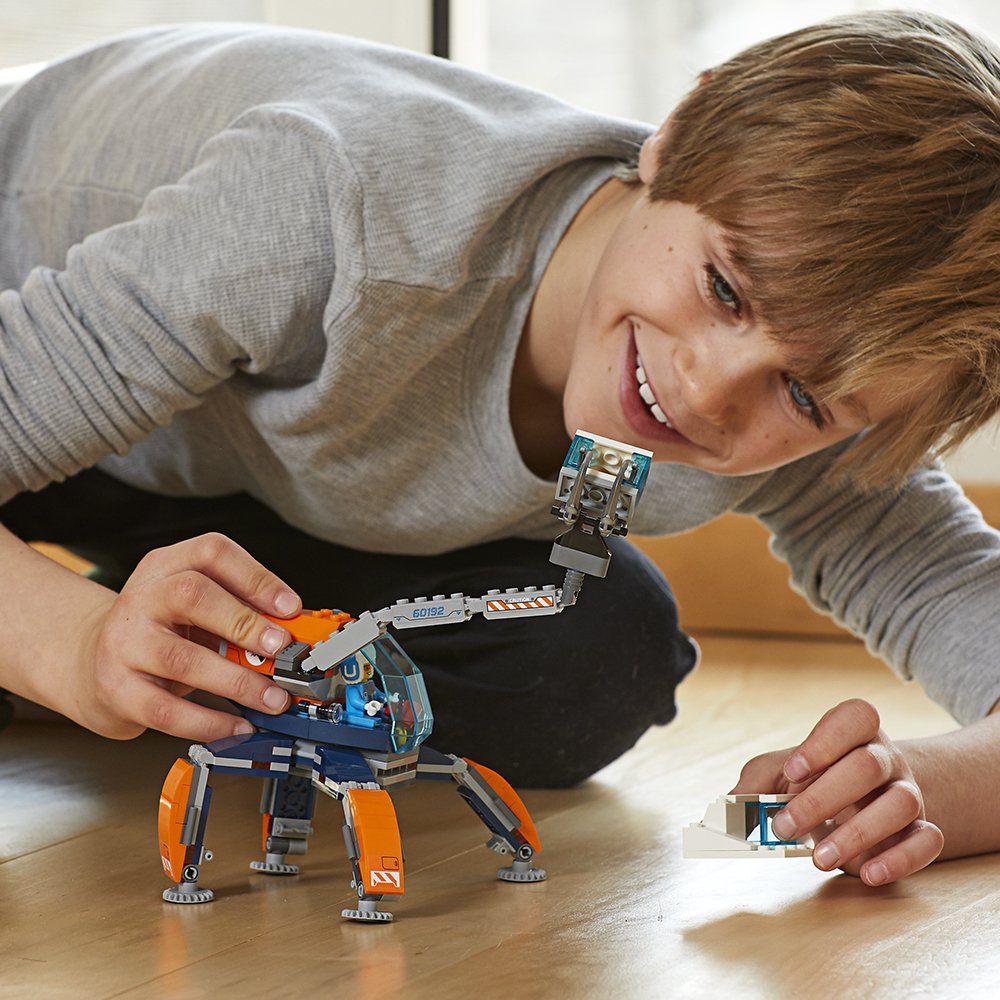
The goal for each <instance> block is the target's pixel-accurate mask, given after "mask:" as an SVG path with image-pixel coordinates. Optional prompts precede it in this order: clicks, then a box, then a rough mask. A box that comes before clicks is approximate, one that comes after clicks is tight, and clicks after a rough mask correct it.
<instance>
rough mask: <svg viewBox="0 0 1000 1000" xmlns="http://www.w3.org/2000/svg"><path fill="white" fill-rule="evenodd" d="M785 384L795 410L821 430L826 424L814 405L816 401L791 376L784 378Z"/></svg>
mask: <svg viewBox="0 0 1000 1000" xmlns="http://www.w3.org/2000/svg"><path fill="white" fill-rule="evenodd" d="M785 384H786V385H787V386H788V395H789V396H790V397H791V400H792V402H793V403H794V404H795V407H796V409H797V410H799V411H800V412H801V413H802V414H803V415H805V416H808V417H809V418H810V420H812V422H813V423H814V424H815V425H816V426H817V427H818V428H819V429H820V430H822V429H823V427H824V425H825V424H826V420H825V419H824V417H823V414H822V412H821V411H820V408H819V406H818V405H817V404H816V400H815V399H813V398H812V396H810V395H809V393H808V392H806V390H805V388H804V387H803V385H802V383H801V382H800V381H799V380H798V379H796V378H792V376H791V375H786V376H785Z"/></svg>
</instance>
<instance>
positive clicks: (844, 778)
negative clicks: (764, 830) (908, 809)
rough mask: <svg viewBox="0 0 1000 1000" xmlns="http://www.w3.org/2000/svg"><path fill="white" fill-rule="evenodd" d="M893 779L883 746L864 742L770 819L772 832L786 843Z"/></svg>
mask: <svg viewBox="0 0 1000 1000" xmlns="http://www.w3.org/2000/svg"><path fill="white" fill-rule="evenodd" d="M894 777H895V775H894V774H893V758H892V755H891V754H890V753H889V750H888V749H887V748H886V747H885V746H883V745H882V744H881V743H868V744H866V745H865V746H861V747H855V748H854V749H853V750H851V751H850V752H849V753H847V754H846V756H844V757H842V758H841V759H840V760H838V761H837V763H836V764H835V765H834V766H833V767H830V768H828V769H827V770H825V771H824V772H823V773H821V774H820V775H819V777H818V778H816V780H815V781H813V782H812V783H811V784H809V785H808V786H807V787H805V788H803V789H802V790H801V791H800V792H799V793H798V794H797V795H796V796H795V798H794V799H792V800H791V802H789V803H788V805H787V806H785V808H784V809H782V810H781V812H780V813H779V814H778V816H776V817H775V820H774V822H775V832H776V833H777V834H778V836H779V837H782V838H784V839H786V840H790V839H792V838H793V837H797V836H800V835H801V834H802V833H804V832H808V831H810V830H813V829H815V828H816V827H817V826H819V825H820V824H821V823H822V822H823V821H824V820H828V819H832V818H833V817H834V816H836V815H837V814H838V813H839V812H841V811H842V810H844V809H846V808H848V806H851V805H853V804H854V803H856V802H858V801H859V800H861V799H863V798H864V797H865V796H866V795H869V794H870V793H871V792H873V791H875V789H877V788H881V787H882V786H883V785H885V784H887V783H888V782H889V781H891V780H892V779H893V778H894ZM912 818H913V817H912V816H911V817H910V819H912ZM906 822H909V819H908V820H907V821H906Z"/></svg>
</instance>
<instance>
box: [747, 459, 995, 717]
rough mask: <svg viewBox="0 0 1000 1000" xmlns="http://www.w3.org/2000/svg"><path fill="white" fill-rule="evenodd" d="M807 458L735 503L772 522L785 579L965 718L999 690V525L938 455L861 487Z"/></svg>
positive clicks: (983, 709)
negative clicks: (884, 482)
mask: <svg viewBox="0 0 1000 1000" xmlns="http://www.w3.org/2000/svg"><path fill="white" fill-rule="evenodd" d="M827 462H828V458H826V457H824V456H813V457H812V458H811V459H806V460H803V461H802V462H798V463H796V464H795V465H793V466H790V467H788V468H786V469H784V470H779V471H778V472H777V473H775V474H773V475H772V476H771V477H770V478H769V479H768V480H767V482H766V484H765V485H764V486H763V487H762V488H759V489H758V490H757V491H756V492H755V493H754V494H753V495H752V496H751V497H750V498H749V499H748V500H747V501H746V502H744V504H743V505H742V506H741V508H740V510H741V511H742V512H743V513H752V514H755V515H756V516H757V517H759V518H760V519H761V521H763V523H764V524H765V525H766V526H767V527H768V528H769V529H770V530H771V531H772V532H773V539H772V542H771V548H772V550H773V551H774V553H775V554H776V555H777V556H778V557H779V558H781V559H784V560H785V561H787V562H788V564H789V566H790V568H791V572H792V581H793V586H794V587H795V588H796V589H797V590H799V591H801V592H802V593H803V594H804V595H805V596H806V597H807V598H808V599H809V601H810V602H811V603H812V604H813V605H815V606H816V607H817V608H819V609H820V610H821V611H824V612H826V613H827V614H829V615H831V616H832V617H833V618H835V619H836V620H837V621H839V622H840V623H841V624H843V625H845V626H846V627H847V628H849V629H850V630H851V631H852V632H854V633H855V634H856V635H859V636H861V637H863V638H864V639H865V641H866V643H867V646H868V648H869V649H870V650H871V651H872V652H873V653H875V654H877V655H878V656H880V657H882V658H883V659H884V660H886V662H888V663H889V665H890V666H892V667H893V668H894V669H895V670H896V671H897V672H898V673H899V674H900V675H901V676H902V677H903V678H905V679H907V680H909V679H916V680H917V681H919V682H920V684H921V686H922V687H923V688H924V690H925V691H926V692H927V694H928V695H929V696H930V697H931V698H933V699H934V700H935V701H936V702H938V703H939V704H940V705H942V706H943V707H944V708H946V709H947V710H948V711H949V712H951V714H952V715H953V716H954V717H955V718H956V719H958V720H959V721H960V722H962V723H968V722H972V721H974V720H976V719H979V718H981V717H983V716H984V715H986V714H987V713H988V712H989V710H990V709H991V707H992V706H993V704H994V703H995V702H996V701H997V699H998V698H1000V615H998V614H997V605H998V601H1000V533H998V532H996V531H995V530H993V529H992V528H990V527H989V526H988V525H987V524H986V523H985V522H984V521H983V518H982V516H981V514H980V513H979V511H978V509H977V508H976V507H975V506H974V505H973V504H972V503H971V502H970V501H969V500H968V499H966V497H965V496H964V494H963V493H962V491H961V489H960V488H959V487H958V485H957V484H956V483H955V482H954V480H952V479H951V477H950V476H948V475H947V474H946V473H945V472H944V471H943V470H942V469H941V467H940V466H939V465H933V466H930V467H927V468H924V469H921V470H919V471H917V472H916V473H914V474H913V475H912V476H911V477H910V478H909V480H908V481H907V483H906V484H905V487H904V488H903V489H902V490H901V491H895V490H890V489H885V490H877V491H871V492H863V491H861V490H860V489H858V488H856V487H853V486H851V485H850V484H848V483H845V482H842V481H833V480H831V479H830V477H829V476H827V475H824V467H825V465H826V464H827Z"/></svg>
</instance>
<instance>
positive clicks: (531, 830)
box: [462, 757, 542, 854]
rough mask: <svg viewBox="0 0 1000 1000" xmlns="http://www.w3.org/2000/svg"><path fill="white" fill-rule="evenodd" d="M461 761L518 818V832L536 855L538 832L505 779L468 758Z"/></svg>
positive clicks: (518, 797) (538, 845) (538, 842)
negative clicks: (479, 777) (472, 769)
mask: <svg viewBox="0 0 1000 1000" xmlns="http://www.w3.org/2000/svg"><path fill="white" fill-rule="evenodd" d="M462 760H464V761H465V763H466V764H468V765H469V767H472V768H475V770H476V771H477V772H478V773H479V774H480V775H481V776H482V777H483V778H484V779H485V781H486V783H487V784H488V785H489V786H490V788H492V789H493V791H494V792H496V793H497V795H499V796H500V798H501V799H503V801H504V805H506V806H507V808H508V809H509V810H510V811H511V812H512V813H513V814H514V815H515V816H516V817H517V818H518V820H519V821H520V823H521V825H520V826H519V827H518V832H519V833H520V834H521V836H522V837H524V839H525V840H526V841H527V842H528V843H529V844H531V846H532V849H533V850H534V852H535V853H536V854H537V853H538V852H539V851H540V850H541V849H542V843H541V841H540V840H539V839H538V832H537V831H536V830H535V824H534V823H532V821H531V816H530V815H529V813H528V810H527V808H526V807H525V804H524V803H523V802H522V801H521V797H520V796H519V795H518V794H517V792H515V791H514V789H513V788H511V786H510V784H509V783H508V781H507V779H506V778H504V777H502V776H501V775H499V774H497V772H496V771H491V770H490V769H489V768H488V767H483V765H482V764H477V763H476V762H475V761H474V760H469V758H468V757H463V758H462Z"/></svg>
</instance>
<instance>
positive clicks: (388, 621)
mask: <svg viewBox="0 0 1000 1000" xmlns="http://www.w3.org/2000/svg"><path fill="white" fill-rule="evenodd" d="M652 457H653V456H652V453H651V452H648V451H645V450H644V449H641V448H635V447H633V446H632V445H628V444H623V443H622V442H620V441H612V440H610V439H608V438H602V437H599V436H598V435H596V434H587V433H586V432H584V431H577V433H576V436H575V437H574V438H573V441H572V443H571V445H570V449H569V453H568V454H567V456H566V459H565V461H564V463H563V466H562V468H561V469H560V472H559V479H558V482H557V484H556V495H555V501H554V502H553V505H552V508H551V512H552V514H554V515H555V516H556V517H558V518H559V519H560V520H561V521H563V523H564V524H565V525H567V530H566V531H564V532H563V533H562V534H561V535H559V537H558V538H557V539H556V540H555V543H554V544H553V546H552V554H551V556H550V560H551V562H552V563H554V564H555V565H556V566H560V567H562V568H564V569H565V570H566V577H565V580H564V582H563V586H562V587H561V588H556V587H555V586H553V585H548V586H545V587H542V588H541V589H539V588H538V587H525V588H524V589H523V590H517V589H516V588H511V589H509V590H506V591H504V592H502V593H501V591H499V590H490V591H488V592H487V593H485V594H483V595H482V596H480V597H470V596H467V595H465V594H451V595H450V596H446V595H444V594H437V595H435V596H433V597H430V598H428V597H418V598H416V599H414V600H400V601H397V602H396V603H395V604H393V605H392V606H391V607H388V608H382V609H381V610H380V611H375V612H372V611H365V612H362V613H361V614H360V615H358V617H357V619H356V620H354V621H351V622H348V623H347V624H346V625H344V626H343V627H342V628H341V629H340V630H339V631H338V632H335V633H334V634H333V635H331V636H330V638H329V639H326V640H323V641H322V642H318V643H317V644H316V645H315V646H314V647H313V649H312V651H311V652H310V654H309V656H308V657H307V658H306V659H305V661H304V662H303V663H302V669H303V670H305V671H307V672H310V673H311V672H314V671H316V672H319V671H324V670H328V669H330V668H331V667H333V666H335V665H336V664H337V663H340V661H341V660H343V659H345V658H346V657H348V656H351V655H352V654H354V653H357V652H358V651H359V650H360V649H362V648H363V647H364V646H366V645H367V644H368V643H370V642H372V641H374V640H375V639H377V638H379V637H380V636H382V635H384V634H385V632H386V630H387V629H388V628H389V626H392V627H393V628H395V629H407V628H424V627H427V626H431V625H451V624H456V623H459V622H466V621H468V620H469V619H470V618H471V617H472V616H473V615H477V614H481V615H482V616H483V617H484V618H487V619H493V618H521V617H532V616H538V615H555V614H559V612H561V611H562V610H563V608H566V607H570V606H571V605H573V604H575V603H576V599H577V596H578V594H579V592H580V588H581V587H582V586H583V580H584V578H585V577H586V576H599V577H603V576H605V575H606V574H607V571H608V565H609V563H610V562H611V553H610V551H609V550H608V545H607V542H606V541H605V538H607V536H608V535H611V534H617V535H625V534H627V532H628V525H629V521H630V519H631V517H632V514H633V512H634V511H635V508H636V505H637V504H638V502H639V498H640V497H641V495H642V491H643V489H644V488H645V485H646V478H647V476H648V473H649V465H650V462H651V461H652Z"/></svg>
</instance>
